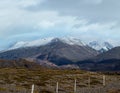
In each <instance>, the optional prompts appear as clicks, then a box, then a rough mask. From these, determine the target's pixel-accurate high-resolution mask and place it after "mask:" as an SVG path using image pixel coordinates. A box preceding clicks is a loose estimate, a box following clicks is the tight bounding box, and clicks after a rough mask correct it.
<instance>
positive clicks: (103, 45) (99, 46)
mask: <svg viewBox="0 0 120 93" xmlns="http://www.w3.org/2000/svg"><path fill="white" fill-rule="evenodd" d="M88 46H90V47H92V48H94V49H95V50H98V51H100V52H104V51H108V50H110V49H112V48H113V45H112V44H110V43H109V42H99V41H92V42H90V43H89V44H88Z"/></svg>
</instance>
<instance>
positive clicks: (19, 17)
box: [0, 0, 120, 50]
mask: <svg viewBox="0 0 120 93" xmlns="http://www.w3.org/2000/svg"><path fill="white" fill-rule="evenodd" d="M64 36H73V37H77V38H80V39H81V40H83V41H85V42H89V41H92V40H100V41H109V42H111V43H112V44H115V45H120V43H119V42H120V0H0V50H2V49H5V48H7V47H9V46H10V45H12V44H14V43H15V42H18V41H31V40H36V39H39V38H45V37H64Z"/></svg>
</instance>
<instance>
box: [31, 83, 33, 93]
mask: <svg viewBox="0 0 120 93" xmlns="http://www.w3.org/2000/svg"><path fill="white" fill-rule="evenodd" d="M31 93H34V84H33V85H32V90H31Z"/></svg>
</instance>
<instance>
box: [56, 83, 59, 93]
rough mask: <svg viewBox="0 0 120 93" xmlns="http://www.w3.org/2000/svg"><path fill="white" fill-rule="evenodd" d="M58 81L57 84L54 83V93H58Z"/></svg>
mask: <svg viewBox="0 0 120 93" xmlns="http://www.w3.org/2000/svg"><path fill="white" fill-rule="evenodd" d="M58 86H59V85H58V82H57V84H56V93H58Z"/></svg>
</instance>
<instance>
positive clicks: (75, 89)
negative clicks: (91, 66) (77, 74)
mask: <svg viewBox="0 0 120 93" xmlns="http://www.w3.org/2000/svg"><path fill="white" fill-rule="evenodd" d="M76 81H77V80H76V79H75V83H74V93H76V91H77V88H76Z"/></svg>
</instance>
